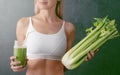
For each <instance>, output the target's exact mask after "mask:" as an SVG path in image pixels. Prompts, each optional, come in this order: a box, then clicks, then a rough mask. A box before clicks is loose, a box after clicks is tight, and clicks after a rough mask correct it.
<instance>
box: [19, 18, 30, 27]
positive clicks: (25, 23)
mask: <svg viewBox="0 0 120 75" xmlns="http://www.w3.org/2000/svg"><path fill="white" fill-rule="evenodd" d="M28 24H29V17H23V18H21V19H19V20H18V22H17V27H20V28H24V27H26V26H28Z"/></svg>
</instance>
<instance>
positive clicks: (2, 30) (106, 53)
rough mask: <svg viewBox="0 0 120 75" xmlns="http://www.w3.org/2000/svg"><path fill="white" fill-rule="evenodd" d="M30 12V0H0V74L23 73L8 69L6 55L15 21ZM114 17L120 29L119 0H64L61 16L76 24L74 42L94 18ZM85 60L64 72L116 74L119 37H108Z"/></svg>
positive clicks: (74, 74) (73, 74)
mask: <svg viewBox="0 0 120 75" xmlns="http://www.w3.org/2000/svg"><path fill="white" fill-rule="evenodd" d="M32 15H34V3H33V0H0V75H25V71H22V72H19V73H14V72H13V71H12V70H11V69H10V65H9V64H10V60H9V57H10V56H12V55H13V44H14V40H15V39H16V37H15V29H16V24H17V21H18V20H19V19H20V18H21V17H25V16H27V17H28V16H32ZM106 15H108V16H109V18H110V19H115V20H116V23H117V24H118V25H117V28H118V29H119V32H120V0H64V19H65V20H66V21H70V22H72V23H73V24H74V25H75V27H76V38H75V42H74V45H75V44H76V43H77V42H78V41H80V40H81V39H83V38H84V37H85V35H86V33H85V32H84V30H85V29H86V28H88V27H90V26H91V25H92V22H93V21H94V20H93V18H94V17H104V16H106ZM99 49H100V51H99V52H97V53H96V54H95V56H94V57H93V58H92V59H91V60H90V61H88V62H84V63H83V64H82V65H81V66H80V67H78V68H76V69H75V70H72V71H68V72H66V73H65V75H120V65H119V63H120V58H119V57H120V39H119V38H115V39H113V40H109V41H108V42H107V43H105V44H104V45H103V46H102V47H100V48H99Z"/></svg>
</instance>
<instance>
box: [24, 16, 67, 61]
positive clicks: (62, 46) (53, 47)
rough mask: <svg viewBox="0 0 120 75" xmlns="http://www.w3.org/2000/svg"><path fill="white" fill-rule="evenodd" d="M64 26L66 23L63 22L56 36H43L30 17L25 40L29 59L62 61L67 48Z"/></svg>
mask: <svg viewBox="0 0 120 75" xmlns="http://www.w3.org/2000/svg"><path fill="white" fill-rule="evenodd" d="M64 24H65V21H63V25H62V27H61V29H60V30H59V31H58V32H57V33H55V34H43V33H40V32H37V31H36V30H35V28H34V27H33V25H32V19H31V17H30V18H29V27H28V30H27V33H26V39H25V44H26V46H27V58H28V59H50V60H61V58H62V56H63V55H64V54H65V52H66V48H67V42H66V35H65V31H64Z"/></svg>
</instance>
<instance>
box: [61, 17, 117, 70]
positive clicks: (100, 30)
mask: <svg viewBox="0 0 120 75" xmlns="http://www.w3.org/2000/svg"><path fill="white" fill-rule="evenodd" d="M95 20H96V22H94V23H93V25H94V28H93V27H91V28H88V29H86V32H87V36H86V37H85V38H84V39H83V40H81V41H80V42H78V43H77V44H76V45H75V46H73V47H72V48H71V49H70V50H69V51H68V52H67V53H66V54H65V55H64V56H63V58H62V63H63V64H64V66H65V67H66V68H67V69H69V70H72V69H74V68H76V67H78V66H80V64H81V63H83V62H84V60H85V58H86V57H87V53H88V52H89V51H91V50H93V51H94V50H96V49H97V48H99V47H100V46H101V45H103V44H104V43H105V42H107V41H108V40H109V39H113V38H114V37H118V36H119V33H118V31H117V29H116V24H115V20H109V19H108V18H107V17H105V18H95Z"/></svg>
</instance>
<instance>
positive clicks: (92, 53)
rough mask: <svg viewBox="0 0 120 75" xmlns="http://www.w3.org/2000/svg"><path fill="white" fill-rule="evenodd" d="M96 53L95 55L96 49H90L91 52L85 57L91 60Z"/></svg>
mask: <svg viewBox="0 0 120 75" xmlns="http://www.w3.org/2000/svg"><path fill="white" fill-rule="evenodd" d="M94 55H95V52H94V51H90V52H89V53H88V54H87V58H86V59H85V61H88V60H90V59H91V58H92V57H93V56H94Z"/></svg>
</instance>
